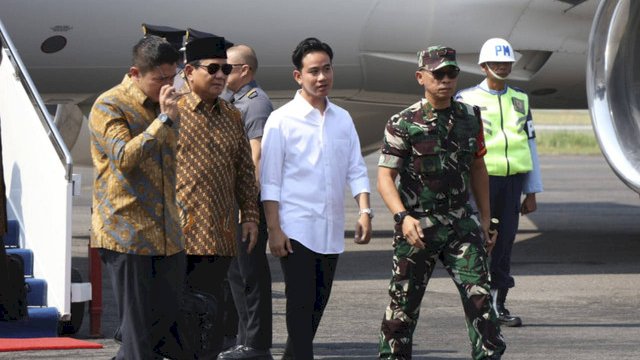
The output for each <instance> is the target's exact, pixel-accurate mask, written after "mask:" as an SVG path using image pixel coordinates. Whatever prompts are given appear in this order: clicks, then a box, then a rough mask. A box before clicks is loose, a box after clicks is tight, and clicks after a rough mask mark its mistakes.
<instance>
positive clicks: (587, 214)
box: [0, 155, 640, 360]
mask: <svg viewBox="0 0 640 360" xmlns="http://www.w3.org/2000/svg"><path fill="white" fill-rule="evenodd" d="M365 160H366V162H367V166H368V168H369V174H370V179H371V184H372V188H373V194H372V205H373V208H374V211H375V215H376V216H375V218H374V219H373V227H374V236H373V239H372V241H371V243H370V244H368V245H355V244H354V243H353V241H352V240H351V238H352V237H353V230H352V226H353V224H354V223H355V219H356V215H357V207H356V204H355V202H354V201H353V200H351V199H349V197H350V195H348V194H347V195H345V197H346V198H347V202H346V203H347V206H348V208H347V211H346V213H347V224H348V225H347V231H346V232H345V237H346V244H347V249H346V252H345V253H344V254H343V255H341V257H340V260H339V265H338V270H337V274H336V281H335V282H334V286H333V292H332V295H331V299H330V301H329V305H328V307H327V310H326V312H325V315H324V317H323V319H322V322H321V324H320V328H319V329H318V333H317V335H316V338H315V342H314V346H315V357H316V359H375V358H376V355H377V336H378V332H379V329H380V321H381V319H382V314H383V311H384V309H385V307H386V305H387V302H388V294H387V285H388V282H389V276H390V274H391V255H392V252H391V231H390V230H391V229H392V223H393V221H392V219H391V215H390V214H389V212H388V211H387V210H386V207H385V206H384V203H383V202H382V200H381V199H380V197H379V195H378V194H377V192H376V191H375V184H376V180H375V179H376V162H377V157H376V155H370V156H367V157H366V158H365ZM540 163H541V165H542V176H543V181H544V186H545V191H544V192H543V193H541V194H538V196H537V200H538V210H537V211H536V212H535V213H533V214H531V215H529V216H526V217H522V218H521V222H520V231H519V233H518V236H517V239H516V244H515V245H514V249H513V264H512V272H513V275H514V276H515V279H516V287H515V288H514V289H512V290H511V292H510V293H509V297H508V300H507V305H508V307H509V309H510V310H511V312H512V313H513V314H516V315H519V316H521V317H522V319H523V322H524V326H522V327H520V328H508V327H504V328H503V329H502V332H503V334H504V336H505V338H506V341H507V352H506V353H505V355H504V357H503V358H504V359H516V360H519V359H586V360H590V359H639V358H640V343H639V342H638V339H640V310H639V309H640V290H639V287H640V198H639V196H638V194H636V193H634V192H633V191H631V190H629V189H628V188H627V187H626V186H624V184H623V183H622V182H620V181H619V180H618V178H617V177H616V176H615V175H614V174H613V172H612V171H611V170H610V169H609V167H608V165H607V164H606V162H605V161H604V159H603V158H602V157H601V156H589V157H579V156H542V157H541V159H540ZM78 171H80V172H82V173H83V195H82V196H81V197H79V198H76V199H75V202H74V232H73V235H74V250H73V251H74V259H73V266H74V267H76V268H78V269H79V270H80V271H81V272H82V273H83V276H85V279H86V271H87V243H88V228H89V206H90V191H91V170H90V169H77V170H76V172H78ZM270 262H271V271H272V275H273V321H274V334H273V344H274V345H273V349H272V352H273V354H274V358H275V359H279V358H280V356H281V354H282V351H283V347H284V342H285V340H286V336H287V332H286V327H285V323H284V309H285V299H284V283H283V280H282V272H281V269H280V264H279V262H278V260H277V259H275V258H274V257H271V256H270ZM103 289H104V290H103V291H104V300H103V301H104V304H103V309H104V313H103V317H102V324H101V325H102V334H104V337H102V338H97V339H90V338H89V320H88V315H85V320H84V322H83V325H82V328H81V329H80V331H79V332H78V334H77V335H76V337H77V338H80V339H87V340H90V341H96V342H99V343H101V344H103V345H104V349H102V350H63V351H23V352H13V353H0V359H68V360H76V359H109V358H111V356H114V355H115V353H116V352H117V349H118V345H117V344H116V343H115V342H114V341H113V340H112V339H110V337H111V336H112V334H113V331H114V329H115V327H116V325H117V324H116V313H115V306H114V300H113V294H112V292H111V284H110V283H109V282H108V279H107V278H106V276H105V277H104V280H103ZM469 358H470V345H469V340H468V337H467V334H466V330H465V326H464V318H463V312H462V307H461V303H460V299H459V296H458V293H457V290H456V288H455V286H454V285H453V282H452V281H451V280H450V279H449V277H448V275H447V273H446V272H445V271H444V269H443V268H442V267H441V266H440V267H439V268H438V269H436V271H435V272H434V276H433V278H432V280H431V282H430V284H429V286H428V288H427V293H426V294H425V298H424V300H423V302H422V308H421V318H420V320H419V323H418V327H417V330H416V333H415V338H414V359H469Z"/></svg>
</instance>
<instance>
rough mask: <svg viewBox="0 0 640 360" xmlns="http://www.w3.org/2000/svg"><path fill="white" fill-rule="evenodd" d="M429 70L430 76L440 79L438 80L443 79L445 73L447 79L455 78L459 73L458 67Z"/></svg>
mask: <svg viewBox="0 0 640 360" xmlns="http://www.w3.org/2000/svg"><path fill="white" fill-rule="evenodd" d="M427 71H428V70H427ZM429 72H430V73H431V76H433V78H434V79H436V80H438V81H440V80H442V79H444V77H445V75H446V76H448V77H449V79H455V78H457V77H458V74H460V69H458V68H450V69H448V70H445V69H440V70H435V71H429Z"/></svg>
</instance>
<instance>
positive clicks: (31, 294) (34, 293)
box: [24, 278, 47, 306]
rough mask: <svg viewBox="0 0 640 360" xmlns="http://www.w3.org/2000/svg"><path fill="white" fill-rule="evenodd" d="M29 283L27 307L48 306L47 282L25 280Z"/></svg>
mask: <svg viewBox="0 0 640 360" xmlns="http://www.w3.org/2000/svg"><path fill="white" fill-rule="evenodd" d="M24 281H25V282H26V283H27V305H29V306H47V282H46V281H45V280H43V279H34V278H25V279H24Z"/></svg>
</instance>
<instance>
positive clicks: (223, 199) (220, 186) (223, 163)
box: [177, 93, 259, 256]
mask: <svg viewBox="0 0 640 360" xmlns="http://www.w3.org/2000/svg"><path fill="white" fill-rule="evenodd" d="M178 106H179V109H180V122H179V132H180V135H179V139H178V155H177V177H178V181H177V196H178V202H179V204H180V206H181V207H183V208H184V209H185V210H186V214H187V215H186V217H187V218H186V219H185V222H184V223H185V224H186V225H185V226H184V228H183V232H184V235H185V248H186V251H187V254H189V255H221V256H233V255H235V254H236V245H235V242H236V232H237V230H236V228H237V217H238V215H237V214H238V210H237V209H238V208H239V209H240V210H241V213H242V219H241V220H242V222H249V221H253V222H256V223H258V221H259V218H258V209H257V199H258V189H257V186H256V182H255V177H254V165H253V162H252V160H251V148H250V146H249V141H248V140H247V137H246V136H245V133H244V128H243V125H242V120H241V118H240V112H239V111H238V110H237V109H235V107H233V105H231V104H229V103H228V102H226V101H224V100H222V99H218V100H217V102H216V103H215V104H214V105H213V106H212V105H210V104H205V103H204V102H203V101H201V100H200V98H199V97H198V96H197V95H196V94H195V93H191V94H189V95H186V96H184V97H183V98H182V99H180V101H179V103H178Z"/></svg>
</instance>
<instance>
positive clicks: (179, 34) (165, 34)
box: [142, 24, 187, 50]
mask: <svg viewBox="0 0 640 360" xmlns="http://www.w3.org/2000/svg"><path fill="white" fill-rule="evenodd" d="M142 32H143V33H144V36H147V35H155V36H159V37H161V38H164V39H165V40H167V42H169V44H171V45H173V47H175V48H176V50H180V48H181V47H182V38H183V37H184V35H185V34H186V33H187V32H186V31H185V30H180V29H176V28H174V27H171V26H162V25H150V24H142Z"/></svg>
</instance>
